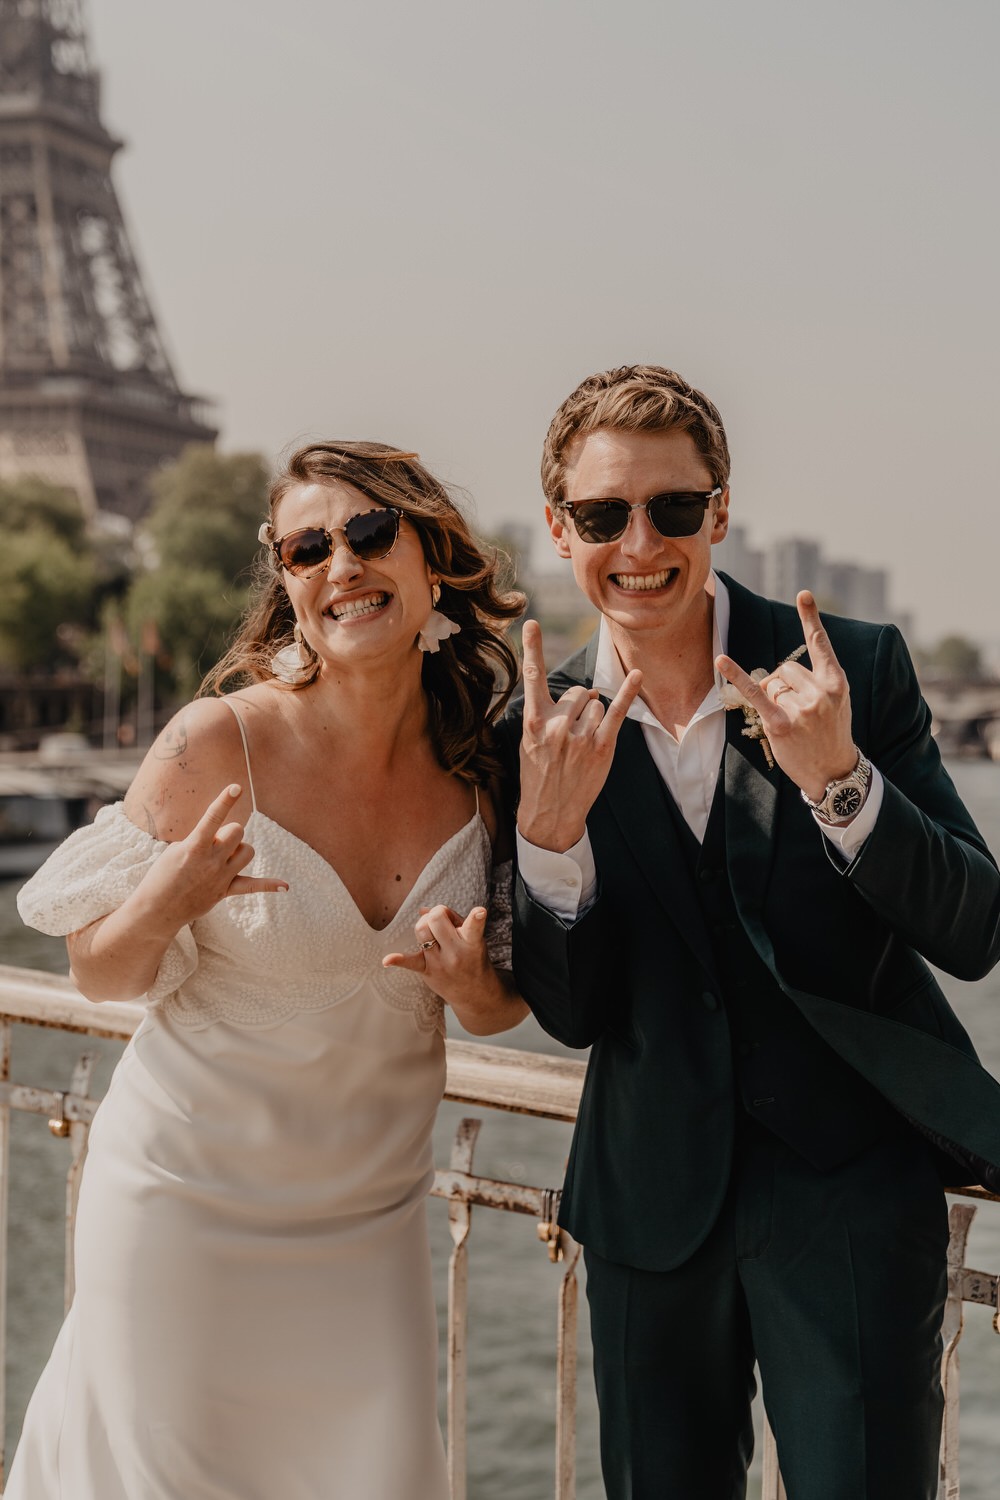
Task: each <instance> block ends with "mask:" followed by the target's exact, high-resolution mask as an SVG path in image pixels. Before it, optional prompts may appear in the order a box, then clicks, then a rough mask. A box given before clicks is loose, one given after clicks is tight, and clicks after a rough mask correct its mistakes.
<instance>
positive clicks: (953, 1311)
mask: <svg viewBox="0 0 1000 1500" xmlns="http://www.w3.org/2000/svg"><path fill="white" fill-rule="evenodd" d="M975 1217H976V1210H975V1208H973V1207H972V1206H971V1205H970V1204H967V1203H953V1204H952V1206H951V1209H950V1211H949V1214H948V1228H949V1230H950V1234H949V1236H948V1297H947V1300H946V1302H945V1305H944V1317H943V1319H942V1320H941V1337H942V1339H943V1341H944V1349H943V1352H942V1354H941V1392H942V1395H943V1396H944V1419H943V1421H942V1424H941V1456H940V1461H939V1465H940V1466H939V1470H938V1492H937V1500H958V1394H959V1389H958V1341H959V1339H960V1338H961V1337H962V1326H963V1322H964V1318H963V1312H962V1280H963V1275H964V1270H965V1247H966V1243H967V1241H968V1238H969V1230H970V1229H971V1227H972V1221H973V1219H974V1218H975Z"/></svg>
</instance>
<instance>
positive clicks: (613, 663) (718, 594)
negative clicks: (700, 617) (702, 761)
mask: <svg viewBox="0 0 1000 1500" xmlns="http://www.w3.org/2000/svg"><path fill="white" fill-rule="evenodd" d="M712 582H713V584H714V587H715V595H714V603H713V605H712V659H713V661H714V659H715V657H717V656H721V655H723V654H724V653H726V652H728V649H729V608H730V606H729V590H728V589H727V588H726V585H725V584H724V583H723V581H722V579H721V578H720V577H719V575H718V573H716V572H713V573H712ZM713 675H714V678H715V681H714V683H713V685H712V687H711V688H709V690H708V692H707V694H706V695H705V698H704V700H703V701H702V703H701V705H700V706H699V708H698V710H697V712H696V713H695V714H694V716H693V718H692V719H691V723H692V724H693V723H695V721H696V720H698V719H703V718H705V717H706V716H707V715H708V714H711V713H715V711H716V710H717V709H722V708H723V702H722V696H721V689H722V686H723V683H724V681H725V679H724V678H723V677H721V676H720V675H719V672H718V670H717V669H713ZM624 681H625V668H624V667H623V666H622V663H621V657H620V656H619V655H618V652H617V651H616V650H615V644H614V641H613V640H612V639H611V631H610V630H609V629H608V622H607V620H606V619H604V617H603V616H602V617H601V625H600V631H599V634H598V638H597V660H596V661H595V663H594V687H595V688H596V689H597V691H598V692H599V693H600V694H601V695H602V697H604V698H613V697H614V696H615V694H616V693H617V691H618V689H619V688H620V687H621V685H622V683H623V682H624ZM628 717H629V718H630V719H637V720H638V721H639V722H640V723H646V724H657V725H659V722H660V721H659V720H658V719H657V718H656V716H655V714H654V713H653V711H652V709H650V708H648V707H647V705H646V704H645V703H643V701H642V699H641V698H636V699H635V700H634V702H633V703H632V706H631V708H630V709H629V711H628ZM660 727H661V728H662V725H661V726H660Z"/></svg>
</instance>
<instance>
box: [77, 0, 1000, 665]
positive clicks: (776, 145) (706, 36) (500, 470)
mask: <svg viewBox="0 0 1000 1500" xmlns="http://www.w3.org/2000/svg"><path fill="white" fill-rule="evenodd" d="M90 27H91V43H92V48H93V56H94V61H95V63H96V64H97V66H98V67H99V69H100V70H101V74H102V79H103V84H104V103H103V108H102V112H103V115H104V118H105V120H106V123H107V124H108V126H109V128H110V129H111V130H113V131H114V132H116V133H119V134H121V135H122V136H123V137H124V138H125V139H126V141H127V142H128V149H127V150H126V151H125V152H123V153H122V155H121V157H120V158H119V161H118V164H117V173H116V181H117V183H118V187H119V191H120V193H121V195H122V199H123V203H124V208H125V212H126V215H127V218H128V221H129V224H130V228H131V231H132V234H133V237H134V239H135V241H136V243H137V246H138V252H139V256H140V263H141V265H142V268H143V271H144V274H145V277H146V280H147V283H148V286H149V289H150V293H151V296H152V299H153V302H154V306H155V308H156V310H157V314H158V316H159V318H160V321H161V324H162V327H163V329H164V330H165V333H166V337H167V340H168V342H169V345H170V349H171V353H172V356H173V357H174V359H175V361H176V364H177V367H178V369H179V373H180V378H181V380H182V383H183V384H184V386H185V388H186V389H189V390H192V391H195V392H200V393H204V394H206V395H208V396H211V397H214V398H216V399H217V400H218V402H219V406H218V409H217V410H218V417H219V419H220V424H221V427H222V438H221V445H222V447H223V448H224V450H226V451H233V450H240V449H244V450H245V449H254V450H259V451H262V452H263V453H264V454H265V455H266V456H267V457H268V458H273V457H274V456H275V454H276V452H277V451H279V450H280V449H281V448H282V447H284V446H287V444H288V443H290V442H294V441H295V440H297V439H299V438H301V437H303V436H306V435H309V436H312V435H328V436H368V437H376V438H380V439H382V440H385V441H388V442H393V443H396V444H397V445H399V446H407V447H409V446H412V447H414V448H416V449H418V450H419V451H420V452H421V454H422V456H423V458H424V460H425V461H426V462H427V463H428V464H429V465H430V466H431V467H432V468H433V469H435V471H436V472H438V473H439V474H440V475H441V477H442V478H444V479H446V480H448V481H450V482H451V483H453V484H456V485H458V486H460V487H462V488H465V489H467V490H468V491H469V492H471V494H472V495H473V496H474V497H475V501H476V506H475V519H476V522H477V524H478V525H479V526H480V528H481V529H483V530H485V531H490V530H495V529H496V528H497V527H498V526H499V525H501V524H502V523H503V522H505V521H513V522H525V521H530V522H531V524H532V526H533V529H534V536H535V543H534V548H533V562H534V565H535V566H536V567H544V568H549V567H550V566H552V565H554V564H555V562H556V559H555V556H554V554H552V556H551V557H549V556H547V555H546V550H545V549H546V547H547V546H548V545H549V544H548V543H547V541H546V539H545V536H544V527H543V521H542V498H541V493H540V486H539V483H538V456H539V453H540V449H541V441H542V437H543V435H544V430H545V427H546V425H547V422H548V419H549V417H550V416H551V413H552V411H553V410H554V409H555V407H556V405H557V404H558V402H559V401H560V400H561V399H562V398H563V396H565V395H566V394H567V393H568V391H569V390H570V389H571V388H572V387H573V385H574V384H575V383H576V382H577V381H578V380H579V379H580V378H582V377H583V376H584V375H586V374H587V373H589V372H590V371H592V370H595V369H601V368H606V367H608V366H610V365H614V364H619V363H627V362H633V361H639V360H650V361H654V362H657V363H666V364H671V365H673V366H674V367H675V368H677V369H679V370H681V371H682V372H683V373H684V374H685V375H686V376H687V378H689V379H691V380H692V381H694V383H695V384H697V385H700V386H701V387H702V388H703V389H704V390H706V391H707V393H708V394H709V395H710V396H711V397H712V399H713V400H715V401H716V402H717V404H718V405H719V406H720V409H721V410H722V413H723V417H724V419H725V421H726V426H727V430H728V432H729V437H730V445H731V448H732V452H733V520H734V522H735V523H737V524H740V525H743V526H744V527H746V528H748V529H749V530H750V531H751V532H752V534H753V536H754V539H755V544H756V545H765V546H766V545H768V544H769V543H770V542H772V541H774V540H776V539H778V538H779V537H781V536H788V535H806V536H815V537H816V538H817V540H818V541H820V542H821V543H822V545H823V547H824V549H825V550H826V551H828V552H829V553H830V554H831V555H835V556H851V557H855V558H857V560H858V561H859V562H864V563H865V564H866V565H867V566H870V567H882V568H886V569H888V570H889V571H890V573H891V575H892V578H893V588H894V600H895V601H896V602H897V603H898V605H899V607H901V608H903V609H905V610H908V611H910V612H911V613H912V614H913V615H914V616H915V618H916V625H917V634H918V637H919V638H920V639H922V640H923V639H927V640H932V639H935V638H937V637H938V636H940V635H942V634H944V633H946V632H950V631H957V632H959V633H963V634H968V635H972V636H974V637H976V638H978V639H981V640H984V641H986V642H990V641H994V640H996V638H997V637H998V635H1000V626H998V625H997V624H996V623H995V612H994V610H993V608H992V597H991V596H992V589H991V584H992V579H991V575H990V566H991V561H992V557H993V556H994V555H995V553H996V549H997V544H998V543H1000V524H998V522H997V518H996V511H995V504H994V501H993V497H992V493H991V489H992V486H991V472H992V452H991V451H990V450H989V449H988V447H987V442H988V434H989V431H990V421H991V419H992V418H993V414H994V411H995V409H996V406H997V397H998V395H1000V371H998V366H997V358H996V348H997V343H998V340H997V333H998V331H1000V329H998V317H997V313H998V292H997V277H996V272H995V266H996V264H997V263H1000V254H998V251H1000V245H998V243H997V241H998V239H1000V236H998V232H997V230H998V223H1000V215H998V209H997V207H996V204H995V201H994V195H990V194H987V192H986V191H985V188H984V184H986V183H988V181H990V180H991V179H992V175H993V171H994V165H993V164H994V162H995V152H996V136H997V130H996V121H995V112H994V109H993V106H992V104H991V102H990V101H991V99H992V83H991V78H990V69H991V58H992V56H994V55H995V49H996V43H997V41H998V40H1000V13H998V12H997V10H996V8H995V6H991V5H989V4H988V3H984V0H964V3H963V4H962V5H961V6H960V7H957V8H955V9H953V10H950V11H949V12H948V13H943V12H942V11H941V10H940V9H939V8H937V7H935V6H933V5H931V4H927V3H919V0H918V3H915V4H902V3H896V0H881V3H877V4H875V5H874V6H862V5H861V4H859V3H857V0H850V3H848V4H847V5H845V6H842V7H839V8H838V10H837V12H836V13H835V14H830V15H819V14H818V13H810V14H805V13H804V11H803V8H802V7H801V6H799V5H796V4H793V3H791V0H765V3H762V4H760V5H758V6H755V7H753V8H745V7H740V6H739V5H738V4H736V3H735V0H727V3H717V4H714V5H712V4H709V5H707V6H705V7H701V8H699V10H698V12H697V14H692V13H690V11H689V10H688V8H687V7H681V6H679V5H676V4H666V5H653V4H652V3H651V0H627V3H626V4H624V5H623V6H622V7H619V8H618V9H617V10H616V12H615V13H614V14H613V15H612V14H610V13H605V12H604V11H602V10H601V9H599V8H598V7H596V6H594V5H590V4H586V5H570V4H568V3H566V0H541V3H539V4H535V5H528V4H526V3H524V0H515V3H513V4H511V5H509V6H508V7H505V9H504V12H503V13H502V15H501V14H496V13H493V12H489V13H487V12H485V11H478V10H476V11H473V10H470V9H469V8H468V7H463V6H461V5H459V4H458V3H457V0H427V3H426V4H425V5H424V6H423V7H421V9H420V11H419V13H417V12H413V11H409V10H406V9H402V8H401V9H399V10H397V9H395V8H393V7H388V6H384V5H382V6H379V5H375V6H369V7H365V8H364V9H362V8H360V7H356V8H352V7H346V8H343V9H341V10H339V11H337V12H332V11H330V10H328V9H327V8H326V7H325V6H323V5H321V4H320V3H319V0H286V3H285V4H284V5H283V6H282V8H281V11H280V13H278V12H275V13H274V14H273V15H272V14H269V13H266V12H260V11H258V12H256V13H255V14H253V15H251V16H248V15H247V14H246V12H245V10H244V9H243V8H241V7H239V6H238V5H237V4H236V3H235V0H211V3H209V4H207V5H196V4H195V3H194V0H176V3H175V5H174V6H172V7H170V9H169V13H168V12H167V11H166V10H165V9H164V8H160V7H135V6H134V5H133V6H130V5H129V4H128V3H127V0H91V3H90ZM949 523H950V524H949Z"/></svg>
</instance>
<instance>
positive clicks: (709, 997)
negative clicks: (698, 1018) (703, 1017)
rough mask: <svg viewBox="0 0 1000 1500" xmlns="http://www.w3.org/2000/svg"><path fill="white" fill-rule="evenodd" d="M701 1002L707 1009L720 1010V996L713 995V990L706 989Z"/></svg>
mask: <svg viewBox="0 0 1000 1500" xmlns="http://www.w3.org/2000/svg"><path fill="white" fill-rule="evenodd" d="M701 1003H702V1005H703V1006H704V1007H705V1009H706V1010H718V1008H719V997H718V995H713V993H712V991H711V990H705V991H704V993H703V994H702V997H701Z"/></svg>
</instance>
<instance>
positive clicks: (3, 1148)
mask: <svg viewBox="0 0 1000 1500" xmlns="http://www.w3.org/2000/svg"><path fill="white" fill-rule="evenodd" d="M10 1034H11V1024H10V1022H9V1021H6V1020H4V1021H0V1082H2V1083H7V1082H8V1080H9V1079H10ZM9 1201H10V1101H9V1100H8V1099H7V1097H6V1094H5V1095H4V1098H3V1102H2V1103H0V1493H2V1491H3V1489H4V1486H5V1485H6V1483H7V1452H6V1439H5V1434H6V1431H7V1263H8V1251H7V1236H8V1230H9V1228H10V1215H9V1213H8V1211H7V1210H8V1203H9Z"/></svg>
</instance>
